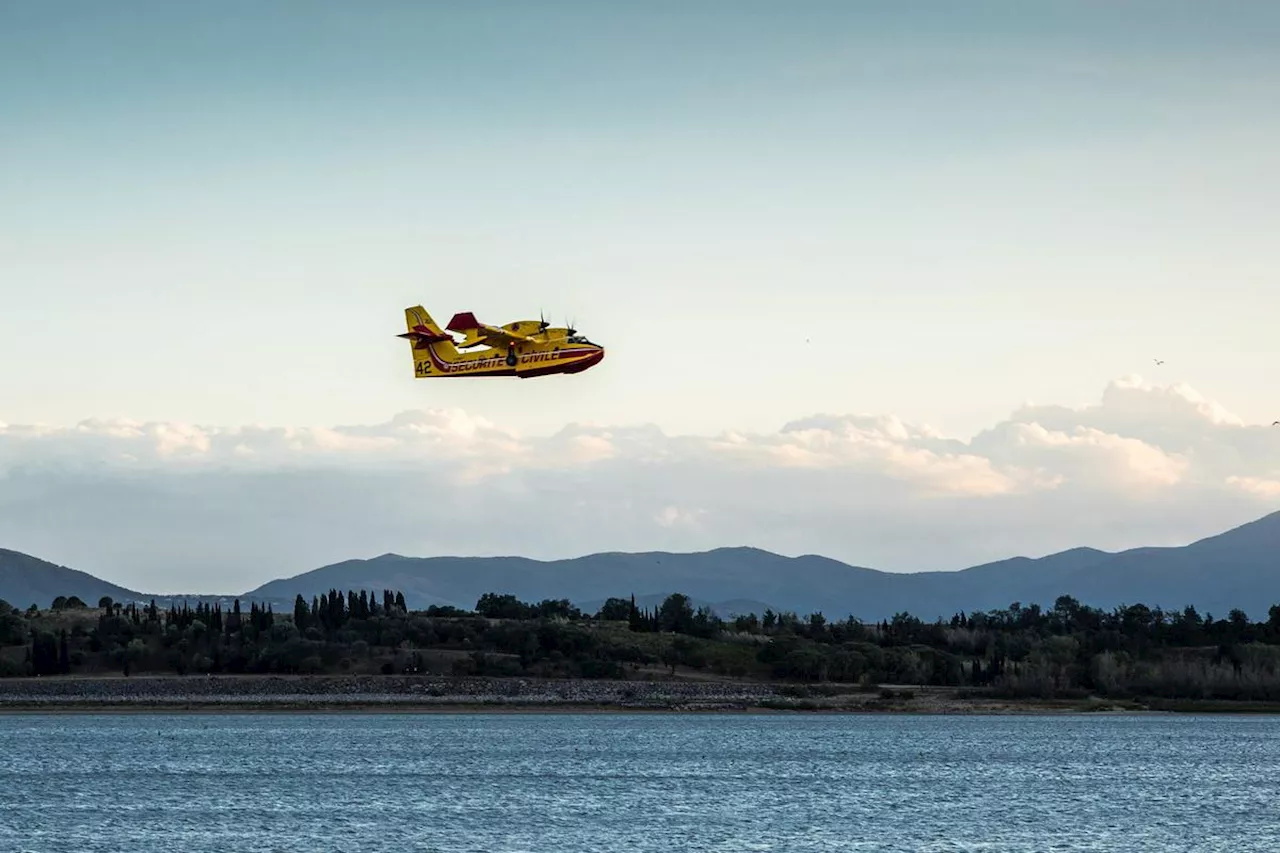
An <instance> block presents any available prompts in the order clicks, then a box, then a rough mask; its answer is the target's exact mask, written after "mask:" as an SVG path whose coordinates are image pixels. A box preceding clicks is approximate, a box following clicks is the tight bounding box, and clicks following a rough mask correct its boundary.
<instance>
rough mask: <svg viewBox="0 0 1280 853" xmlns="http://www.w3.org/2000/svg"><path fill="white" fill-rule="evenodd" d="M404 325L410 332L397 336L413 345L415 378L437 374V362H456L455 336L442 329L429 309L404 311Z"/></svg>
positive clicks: (417, 307) (420, 308) (407, 309)
mask: <svg viewBox="0 0 1280 853" xmlns="http://www.w3.org/2000/svg"><path fill="white" fill-rule="evenodd" d="M404 323H405V326H406V328H407V329H408V331H406V332H404V333H403V334H400V335H397V336H396V337H399V338H406V339H408V340H409V341H410V342H412V344H413V350H412V353H411V354H412V356H413V370H414V375H415V376H419V377H422V376H431V375H434V374H435V373H436V371H435V369H434V368H433V364H434V363H435V362H437V361H444V362H452V361H456V360H457V357H458V355H459V352H458V347H457V346H456V345H455V344H454V341H453V336H452V335H450V334H449V333H448V332H446V331H445V330H444V329H441V328H440V326H439V325H438V324H437V323H436V321H435V320H433V319H431V315H430V314H428V313H427V309H425V308H423V307H422V306H421V305H415V306H413V307H412V308H406V309H404Z"/></svg>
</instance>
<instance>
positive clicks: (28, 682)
mask: <svg viewBox="0 0 1280 853" xmlns="http://www.w3.org/2000/svg"><path fill="white" fill-rule="evenodd" d="M157 711H159V712H173V711H195V712H203V713H208V712H240V713H243V712H265V711H272V712H294V713H297V712H359V713H428V712H431V713H565V712H571V713H618V712H641V711H645V712H719V713H729V712H739V713H741V712H754V713H762V712H811V713H812V712H817V713H822V712H827V713H915V714H1071V713H1130V714H1132V713H1169V712H1197V713H1280V703H1244V702H1213V701H1178V702H1169V701H1166V702H1151V701H1148V702H1136V701H1110V700H1105V699H1096V698H1082V699H1060V700H1034V699H1002V698H998V697H993V696H988V695H983V694H980V693H975V692H974V691H971V690H962V689H958V688H946V687H927V686H891V685H875V686H873V687H860V686H858V685H831V684H823V685H820V686H814V687H807V686H802V685H794V684H777V683H758V682H737V681H692V680H689V681H684V680H645V681H605V680H600V681H596V680H571V679H564V680H552V679H549V680H540V679H524V678H450V677H442V676H429V675H424V676H361V675H350V676H323V675H308V676H275V675H263V676H252V675H250V676H233V675H219V676H199V675H190V676H133V677H130V678H125V677H122V676H101V677H90V676H64V677H46V678H7V679H0V713H50V712H72V713H139V712H157Z"/></svg>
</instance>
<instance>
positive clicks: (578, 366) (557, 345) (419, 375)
mask: <svg viewBox="0 0 1280 853" xmlns="http://www.w3.org/2000/svg"><path fill="white" fill-rule="evenodd" d="M404 320H405V325H406V326H407V327H408V331H407V332H404V333H403V334H400V335H397V336H396V337H399V338H407V339H408V340H409V341H410V342H411V343H412V354H413V375H414V378H416V379H436V378H441V379H443V378H450V377H455V376H517V377H519V378H521V379H530V378H532V377H534V376H549V375H551V374H553V373H581V372H582V371H584V370H586V369H587V368H589V367H594V366H595V365H597V364H599V363H600V360H601V359H603V358H604V347H602V346H600V345H599V344H595V343H592V342H591V341H589V340H587V339H586V338H585V337H584V336H582V335H579V334H578V331H577V330H576V329H572V328H569V327H568V326H565V327H560V328H552V327H551V324H550V323H548V322H547V321H546V320H545V319H539V320H517V321H516V322H514V323H507V324H506V325H505V326H490V325H487V324H485V323H481V322H480V321H479V320H477V319H476V316H475V314H472V313H471V312H469V311H468V312H465V313H462V314H454V315H453V319H452V320H450V321H449V325H447V326H445V328H443V329H442V328H440V326H439V325H437V324H436V321H435V320H433V319H431V315H430V314H428V313H427V311H426V309H425V308H423V307H422V306H421V305H415V306H413V307H412V308H406V309H404ZM450 332H457V333H458V334H460V335H462V340H461V341H459V340H457V339H456V338H454V336H453V335H452V334H450ZM477 347H479V349H476V348H477Z"/></svg>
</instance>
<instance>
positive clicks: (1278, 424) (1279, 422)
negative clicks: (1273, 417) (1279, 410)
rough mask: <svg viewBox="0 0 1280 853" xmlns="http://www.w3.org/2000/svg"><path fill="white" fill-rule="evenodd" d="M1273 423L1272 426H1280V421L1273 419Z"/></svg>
mask: <svg viewBox="0 0 1280 853" xmlns="http://www.w3.org/2000/svg"><path fill="white" fill-rule="evenodd" d="M1271 425H1272V426H1280V421H1272V422H1271Z"/></svg>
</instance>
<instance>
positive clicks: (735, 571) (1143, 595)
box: [248, 512, 1280, 620]
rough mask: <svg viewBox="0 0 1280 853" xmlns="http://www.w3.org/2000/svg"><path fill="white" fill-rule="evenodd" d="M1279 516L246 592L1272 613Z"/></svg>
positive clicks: (482, 560) (468, 564)
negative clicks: (894, 551) (1011, 540)
mask: <svg viewBox="0 0 1280 853" xmlns="http://www.w3.org/2000/svg"><path fill="white" fill-rule="evenodd" d="M1278 570H1280V512H1278V513H1272V514H1270V515H1267V516H1265V517H1263V518H1261V519H1258V520H1257V521H1254V522H1251V523H1249V524H1246V525H1243V526H1241V527H1237V528H1235V529H1233V530H1229V531H1227V532H1225V533H1222V534H1219V535H1217V536H1212V537H1209V538H1207V539H1202V540H1200V541H1198V542H1195V543H1192V544H1191V545H1187V546H1182V547H1173V548H1134V549H1131V550H1127V551H1121V552H1119V553H1110V552H1106V551H1099V550H1097V549H1094V548H1073V549H1071V550H1068V551H1062V552H1060V553H1057V554H1050V555H1049V556H1046V557H1040V558H1038V559H1033V558H1029V557H1014V558H1011V559H1008V560H1001V561H999V562H995V563H986V564H983V565H980V566H974V567H972V568H968V569H964V570H961V571H955V572H914V573H897V572H881V571H876V570H874V569H869V568H863V567H859V566H850V565H847V564H845V563H841V562H838V561H836V560H831V559H828V558H826V557H819V556H813V555H806V556H802V557H783V556H780V555H778V554H773V553H770V552H768V551H761V550H758V549H755V548H719V549H716V550H713V551H706V552H702V553H694V554H673V553H667V552H650V553H640V554H625V553H604V554H592V555H589V556H585V557H578V558H575V559H570V560H553V561H545V562H544V561H538V560H530V559H527V558H524V557H422V558H414V557H404V556H400V555H397V554H384V555H382V556H381V557H374V558H372V559H369V560H347V561H345V562H342V563H336V564H334V565H331V566H325V567H323V568H320V569H316V570H314V571H311V572H307V573H305V574H302V575H298V576H297V577H294V578H289V579H284V580H277V581H272V582H271V583H269V584H266V585H264V586H262V587H259V588H258V589H256V590H253V591H252V592H250V593H248V595H249V596H250V597H253V598H256V599H260V600H266V599H268V598H277V599H281V600H291V599H292V597H293V596H294V595H296V594H297V593H302V594H303V595H304V596H306V597H308V598H309V597H310V596H312V595H316V594H319V593H321V592H324V591H326V590H328V589H329V588H330V587H335V588H340V589H345V588H350V587H355V588H367V589H376V590H381V589H383V588H384V587H386V588H394V589H398V590H401V591H403V592H404V594H405V599H406V601H408V603H409V604H410V606H412V607H425V606H428V605H430V604H452V605H454V606H457V607H472V606H474V604H475V602H476V599H478V598H479V597H480V596H481V595H482V594H484V593H485V592H499V593H511V594H513V595H516V596H517V597H519V598H521V599H524V600H526V601H536V600H540V599H543V598H568V599H569V600H571V601H573V602H574V603H575V604H578V605H579V606H582V607H584V609H585V608H590V609H593V610H594V609H595V608H598V607H599V604H600V603H601V602H603V601H604V599H606V598H608V597H610V596H619V597H625V596H628V595H631V594H633V593H634V594H635V595H636V598H637V601H638V602H645V603H652V602H654V601H660V600H661V599H662V598H663V597H664V596H665V595H666V594H669V593H671V592H683V593H685V594H686V595H688V596H689V597H690V598H692V599H694V601H695V602H697V603H704V604H708V605H709V606H712V607H713V609H715V610H716V611H717V612H719V613H721V614H722V615H728V614H729V613H732V612H751V611H755V612H761V611H762V610H763V608H765V607H772V608H773V609H775V610H779V609H783V610H794V611H796V612H797V613H800V614H806V613H810V612H813V611H822V612H823V613H825V614H826V615H827V616H828V617H830V618H840V617H844V616H847V615H853V616H857V617H859V618H862V619H876V620H878V619H883V618H888V617H891V616H892V615H893V614H894V613H898V612H902V611H907V612H910V613H912V614H915V615H917V616H920V617H921V618H924V619H933V618H936V617H939V616H941V617H950V616H951V615H952V614H953V613H956V612H957V611H961V610H963V611H973V610H989V609H993V608H1002V607H1007V606H1009V604H1011V603H1012V602H1015V601H1017V602H1020V603H1021V604H1023V605H1024V606H1026V605H1030V604H1032V603H1039V604H1040V605H1041V606H1043V607H1049V606H1052V604H1053V602H1054V600H1055V599H1056V598H1057V597H1058V596H1060V595H1071V596H1074V597H1075V598H1077V599H1079V600H1080V601H1081V602H1082V603H1085V604H1090V605H1094V606H1098V607H1106V608H1110V607H1114V606H1116V605H1119V604H1133V603H1137V602H1142V603H1145V604H1148V605H1150V606H1152V607H1154V606H1157V605H1159V606H1161V607H1164V608H1165V609H1181V608H1182V607H1184V606H1186V605H1188V604H1193V605H1194V606H1195V607H1196V608H1197V609H1198V610H1200V612H1201V613H1202V614H1203V613H1205V612H1209V613H1212V614H1214V615H1217V616H1225V615H1226V614H1227V612H1228V611H1230V610H1231V609H1232V608H1235V607H1238V608H1240V609H1242V610H1244V611H1245V612H1246V613H1248V614H1249V615H1250V616H1251V617H1253V618H1255V619H1256V618H1265V617H1266V615H1267V610H1268V608H1269V607H1270V606H1271V605H1272V604H1275V603H1280V571H1278Z"/></svg>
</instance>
